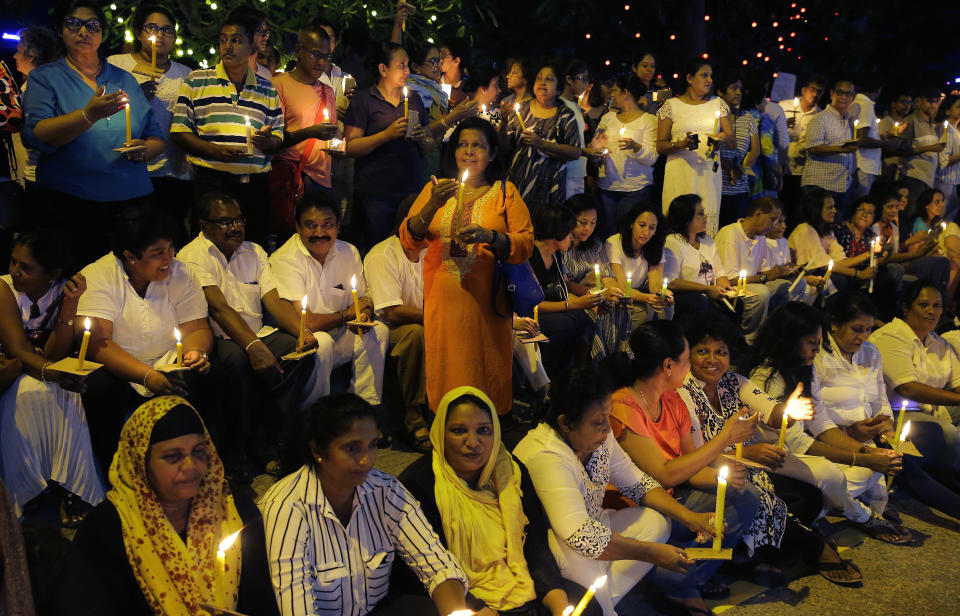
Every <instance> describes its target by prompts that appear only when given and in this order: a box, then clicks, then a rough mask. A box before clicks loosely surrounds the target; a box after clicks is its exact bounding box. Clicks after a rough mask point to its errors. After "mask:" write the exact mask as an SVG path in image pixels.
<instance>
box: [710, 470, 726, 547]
mask: <svg viewBox="0 0 960 616" xmlns="http://www.w3.org/2000/svg"><path fill="white" fill-rule="evenodd" d="M727 472H728V470H727V467H726V466H724V467H722V468H721V469H720V472H718V473H717V508H716V510H715V511H714V513H713V521H714V524H716V526H714V529H715V530H716V532H717V534H716V535H715V536H714V537H713V550H714V551H715V552H719V551H720V550H721V549H722V547H721V546H722V544H723V509H724V504H725V501H726V500H727Z"/></svg>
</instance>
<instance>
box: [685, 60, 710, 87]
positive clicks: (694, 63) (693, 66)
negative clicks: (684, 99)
mask: <svg viewBox="0 0 960 616" xmlns="http://www.w3.org/2000/svg"><path fill="white" fill-rule="evenodd" d="M704 66H710V67H711V68H713V67H712V66H711V64H710V61H709V60H705V59H703V58H700V57H697V58H691V59H690V60H687V63H686V64H684V65H683V78H684V83H686V78H687V77H693V76H694V75H696V74H697V73H699V72H700V69H702V68H703V67H704Z"/></svg>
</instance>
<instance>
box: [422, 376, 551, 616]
mask: <svg viewBox="0 0 960 616" xmlns="http://www.w3.org/2000/svg"><path fill="white" fill-rule="evenodd" d="M464 394H470V395H473V396H476V397H477V398H479V399H480V400H482V401H483V402H484V403H485V404H486V405H487V408H489V409H490V410H491V413H490V416H491V419H492V421H493V452H492V453H491V454H490V459H489V460H488V461H487V464H486V466H484V467H483V471H482V472H481V473H480V480H479V481H478V482H477V489H476V490H473V489H471V488H470V487H469V486H468V485H467V483H466V482H465V481H464V480H463V479H460V477H458V476H457V474H456V472H454V470H453V468H451V466H450V465H449V464H448V463H447V459H446V457H445V455H444V449H443V448H444V433H445V431H446V424H447V410H448V407H449V406H450V403H451V402H453V401H454V400H456V399H457V398H459V397H460V396H463V395H464ZM430 442H431V443H432V444H433V474H434V475H435V476H436V483H435V484H434V488H433V491H434V496H435V497H436V499H437V509H439V510H440V517H441V518H442V519H443V533H444V536H445V537H446V539H447V546H448V547H449V548H450V551H451V552H452V553H453V555H454V556H456V557H457V560H458V561H459V562H460V566H462V567H463V570H464V571H465V572H466V574H467V580H468V582H469V584H470V592H471V593H473V595H474V596H475V597H477V598H478V599H480V600H481V601H483V602H484V603H486V604H487V606H489V607H490V608H491V609H493V610H496V611H498V612H499V611H504V610H509V609H513V608H516V607H520V606H521V605H523V604H525V603H527V602H529V601H532V600H534V599H536V598H537V595H536V592H535V591H534V588H533V580H532V579H531V577H530V570H529V569H528V568H527V561H526V558H524V556H523V542H524V528H525V527H526V525H527V522H528V520H527V517H526V516H525V515H524V514H523V504H522V502H521V492H520V468H519V467H518V466H517V463H516V462H515V461H514V460H513V457H511V455H510V452H508V451H507V448H506V447H504V445H503V442H502V441H501V440H500V421H499V420H498V419H497V411H496V407H494V405H493V402H491V401H490V398H488V397H487V395H486V394H485V393H483V392H482V391H480V390H479V389H476V388H474V387H457V388H456V389H453V390H451V391H449V392H447V395H445V396H444V397H443V399H442V400H440V407H439V409H438V410H437V416H436V418H435V419H434V421H433V426H432V427H431V428H430Z"/></svg>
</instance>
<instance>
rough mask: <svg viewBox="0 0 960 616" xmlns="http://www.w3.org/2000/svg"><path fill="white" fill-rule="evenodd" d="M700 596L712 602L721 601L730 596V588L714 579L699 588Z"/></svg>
mask: <svg viewBox="0 0 960 616" xmlns="http://www.w3.org/2000/svg"><path fill="white" fill-rule="evenodd" d="M697 589H698V590H699V591H700V596H701V597H702V598H704V599H709V600H711V601H719V600H721V599H726V598H727V597H729V596H730V587H729V586H728V585H726V584H724V583H723V582H716V581H714V580H713V578H711V579H709V580H707V582H706V583H705V584H701V585H700V586H698V587H697Z"/></svg>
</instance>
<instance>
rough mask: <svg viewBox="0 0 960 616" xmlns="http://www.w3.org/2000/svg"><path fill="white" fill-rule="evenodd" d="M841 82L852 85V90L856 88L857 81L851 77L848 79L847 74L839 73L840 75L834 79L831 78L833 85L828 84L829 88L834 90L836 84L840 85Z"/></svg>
mask: <svg viewBox="0 0 960 616" xmlns="http://www.w3.org/2000/svg"><path fill="white" fill-rule="evenodd" d="M841 83H849V84H850V85H851V86H853V89H854V90H856V89H857V83H856V82H855V81H854V80H853V79H850V77H848V76H847V75H841V76H840V77H837V78H836V79H834V80H833V85H831V86H830V90H831V91H833V90H836V89H837V86H838V85H840V84H841Z"/></svg>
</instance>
